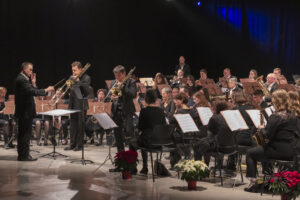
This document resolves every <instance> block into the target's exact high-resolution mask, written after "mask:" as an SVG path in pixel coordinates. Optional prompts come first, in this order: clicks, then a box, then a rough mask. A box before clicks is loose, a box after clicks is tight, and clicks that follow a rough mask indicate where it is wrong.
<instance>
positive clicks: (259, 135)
mask: <svg viewBox="0 0 300 200" xmlns="http://www.w3.org/2000/svg"><path fill="white" fill-rule="evenodd" d="M259 115H260V125H264V124H265V122H264V115H263V110H260V114H259ZM252 137H253V139H254V140H255V142H256V145H257V146H263V145H265V144H266V142H265V138H264V136H263V134H262V133H261V130H260V129H257V131H256V132H255V133H254V135H253V136H252Z"/></svg>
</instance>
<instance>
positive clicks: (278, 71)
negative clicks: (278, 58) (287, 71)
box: [273, 67, 288, 84]
mask: <svg viewBox="0 0 300 200" xmlns="http://www.w3.org/2000/svg"><path fill="white" fill-rule="evenodd" d="M273 74H275V76H276V83H277V84H287V83H288V82H287V80H286V78H285V76H284V75H282V74H281V69H280V68H279V67H277V68H274V69H273Z"/></svg>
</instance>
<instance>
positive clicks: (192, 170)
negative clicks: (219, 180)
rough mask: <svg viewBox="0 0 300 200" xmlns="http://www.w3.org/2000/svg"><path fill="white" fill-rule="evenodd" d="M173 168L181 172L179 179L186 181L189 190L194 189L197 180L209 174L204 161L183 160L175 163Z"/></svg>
mask: <svg viewBox="0 0 300 200" xmlns="http://www.w3.org/2000/svg"><path fill="white" fill-rule="evenodd" d="M175 168H176V169H177V170H178V171H180V172H182V175H181V179H182V180H185V181H186V182H188V189H189V190H196V188H197V181H198V180H199V179H201V178H205V177H208V176H209V169H208V167H207V165H206V164H205V163H204V162H201V161H195V160H185V161H183V162H181V163H178V164H176V165H175Z"/></svg>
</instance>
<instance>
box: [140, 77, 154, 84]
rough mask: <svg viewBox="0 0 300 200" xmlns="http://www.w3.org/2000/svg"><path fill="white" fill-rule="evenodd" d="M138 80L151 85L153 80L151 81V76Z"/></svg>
mask: <svg viewBox="0 0 300 200" xmlns="http://www.w3.org/2000/svg"><path fill="white" fill-rule="evenodd" d="M140 82H141V83H142V84H143V85H144V86H153V85H154V82H153V78H151V77H150V78H140Z"/></svg>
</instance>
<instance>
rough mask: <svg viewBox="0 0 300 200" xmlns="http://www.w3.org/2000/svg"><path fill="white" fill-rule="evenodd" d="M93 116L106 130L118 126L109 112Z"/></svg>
mask: <svg viewBox="0 0 300 200" xmlns="http://www.w3.org/2000/svg"><path fill="white" fill-rule="evenodd" d="M93 116H94V117H95V119H96V120H97V121H98V123H99V124H100V126H101V127H102V128H103V129H104V130H107V129H112V128H117V127H118V126H117V125H116V123H115V122H114V121H113V120H112V119H111V118H110V116H108V114H107V113H99V114H94V115H93Z"/></svg>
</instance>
